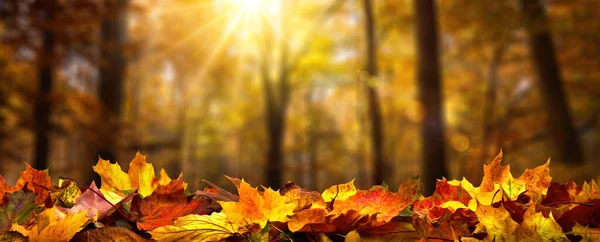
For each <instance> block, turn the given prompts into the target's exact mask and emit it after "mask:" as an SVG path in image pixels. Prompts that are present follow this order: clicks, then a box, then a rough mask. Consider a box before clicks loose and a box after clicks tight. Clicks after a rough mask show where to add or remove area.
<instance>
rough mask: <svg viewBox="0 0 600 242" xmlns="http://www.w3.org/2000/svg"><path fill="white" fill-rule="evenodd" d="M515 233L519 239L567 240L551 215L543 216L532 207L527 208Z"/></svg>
mask: <svg viewBox="0 0 600 242" xmlns="http://www.w3.org/2000/svg"><path fill="white" fill-rule="evenodd" d="M516 235H517V237H518V238H519V241H568V240H567V237H566V235H565V233H564V232H563V230H562V228H561V227H560V225H559V224H558V223H557V222H556V220H554V218H553V217H552V215H550V216H549V217H545V216H544V215H543V214H542V213H539V212H536V211H535V208H534V207H530V208H529V209H527V211H526V212H525V215H524V219H523V222H522V223H521V226H519V228H517V231H516Z"/></svg>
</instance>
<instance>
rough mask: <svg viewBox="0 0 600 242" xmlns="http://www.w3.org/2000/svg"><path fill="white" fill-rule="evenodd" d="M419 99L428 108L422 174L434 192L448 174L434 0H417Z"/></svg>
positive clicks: (426, 189) (426, 190)
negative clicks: (437, 181)
mask: <svg viewBox="0 0 600 242" xmlns="http://www.w3.org/2000/svg"><path fill="white" fill-rule="evenodd" d="M414 11H415V20H416V35H417V36H416V37H417V38H416V41H417V59H418V71H417V79H418V86H419V100H420V102H421V104H422V105H423V108H424V109H425V117H424V119H423V121H422V122H423V126H422V128H421V157H422V160H423V166H422V169H421V176H422V181H423V185H424V187H423V189H424V193H425V194H426V195H427V194H432V193H433V192H434V191H435V184H436V179H441V178H442V176H446V175H447V174H448V173H447V171H446V164H445V158H446V156H445V149H444V140H445V139H444V112H443V108H442V86H441V82H440V72H441V67H440V63H439V53H438V52H439V51H438V29H437V22H436V21H437V20H436V11H435V5H434V0H414Z"/></svg>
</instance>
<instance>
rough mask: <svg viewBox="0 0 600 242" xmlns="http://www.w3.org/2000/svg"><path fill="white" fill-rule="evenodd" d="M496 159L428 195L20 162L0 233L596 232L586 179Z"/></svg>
mask: <svg viewBox="0 0 600 242" xmlns="http://www.w3.org/2000/svg"><path fill="white" fill-rule="evenodd" d="M501 160H502V153H500V154H499V155H498V156H497V157H496V158H495V159H494V160H493V161H492V162H491V163H490V164H489V165H485V166H484V177H483V181H482V183H481V185H480V186H478V187H475V186H474V185H473V184H471V183H470V182H469V181H467V180H466V179H463V180H461V181H458V180H452V181H448V180H446V179H442V180H438V181H437V185H436V190H435V193H434V194H433V195H431V196H429V197H424V196H422V194H421V182H420V181H419V179H418V178H410V179H407V180H406V181H404V182H403V183H402V185H400V187H399V188H398V189H397V190H396V189H395V190H390V189H388V188H387V187H386V186H374V187H372V188H371V189H369V190H358V189H357V188H356V187H355V186H354V181H350V182H348V183H346V184H340V185H334V186H331V187H330V188H328V189H326V190H325V191H323V192H316V191H307V190H305V189H303V188H301V187H299V186H297V185H296V184H294V183H292V182H288V183H287V184H285V185H284V186H283V187H282V188H281V189H280V190H273V189H272V188H266V187H261V189H259V188H257V187H252V186H251V185H250V184H248V183H247V182H246V181H244V180H243V179H242V180H240V179H237V178H231V177H227V178H228V179H229V180H230V181H231V183H233V184H234V185H235V187H236V188H237V194H235V193H232V192H229V191H226V190H224V189H222V188H220V187H218V186H216V185H214V184H212V183H210V182H208V181H205V182H206V183H207V184H208V186H209V188H206V189H204V190H200V191H196V192H193V193H191V192H189V191H187V189H186V188H187V184H186V183H185V182H184V181H183V180H182V178H181V177H182V176H181V175H180V176H179V178H177V179H171V178H170V177H169V176H168V175H167V174H166V172H165V171H164V170H161V171H160V174H159V176H158V177H157V176H156V174H155V173H154V167H153V166H152V164H150V163H147V162H146V157H145V156H142V155H140V154H137V155H136V157H135V158H134V159H133V160H132V161H131V163H130V165H129V167H130V168H129V171H128V172H127V173H125V172H124V171H123V170H122V169H121V167H120V166H119V165H118V164H111V163H110V162H108V161H106V160H100V161H98V164H97V165H96V166H94V167H93V169H94V171H96V172H97V173H98V174H99V175H100V177H101V182H102V184H101V186H100V188H98V187H97V186H96V184H95V183H92V184H91V185H90V186H79V185H81V184H79V185H78V184H77V183H76V182H75V181H74V180H72V179H69V178H61V179H60V180H59V182H58V184H53V183H52V180H51V178H50V176H49V175H48V171H47V170H44V171H39V170H36V169H33V168H32V167H30V166H29V165H26V169H25V171H23V172H21V176H20V178H19V180H18V181H17V183H16V185H14V186H10V185H8V184H6V181H5V180H4V178H2V176H0V199H1V200H2V203H1V204H0V241H57V240H59V241H103V240H106V239H107V238H112V239H113V240H116V241H479V240H483V241H600V189H599V188H598V186H597V185H596V183H594V182H593V181H591V182H590V183H584V184H583V185H582V186H578V185H577V184H575V183H574V182H573V181H570V182H568V183H566V184H561V183H556V182H552V179H551V177H550V170H549V162H547V163H546V164H544V165H542V166H539V167H537V168H534V169H527V170H526V171H525V172H524V173H523V174H522V175H521V176H519V177H516V178H515V177H513V176H512V174H511V173H510V167H509V166H508V165H507V166H503V165H501V164H500V163H501Z"/></svg>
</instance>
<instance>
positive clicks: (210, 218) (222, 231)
mask: <svg viewBox="0 0 600 242" xmlns="http://www.w3.org/2000/svg"><path fill="white" fill-rule="evenodd" d="M243 232H245V230H243V229H241V230H240V227H239V226H238V225H237V224H236V223H232V222H230V221H229V219H228V218H227V216H226V215H225V214H224V213H212V214H210V215H197V214H190V215H186V216H183V217H179V218H177V220H175V223H174V224H173V225H166V226H162V227H158V228H156V229H153V230H151V231H150V234H151V235H152V238H153V239H155V240H158V241H165V242H169V241H221V240H223V239H226V238H229V237H231V236H234V235H236V234H239V233H243Z"/></svg>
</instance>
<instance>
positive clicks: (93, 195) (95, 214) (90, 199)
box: [63, 181, 135, 221]
mask: <svg viewBox="0 0 600 242" xmlns="http://www.w3.org/2000/svg"><path fill="white" fill-rule="evenodd" d="M101 195H103V194H102V193H101V192H100V190H98V187H97V186H96V182H94V181H92V184H91V185H90V186H89V188H88V189H87V190H85V191H84V192H83V193H82V194H81V196H79V197H77V198H76V199H75V205H74V206H73V207H72V208H70V209H65V210H63V211H68V212H69V213H72V214H76V213H79V212H80V211H87V214H86V216H87V217H88V218H89V219H91V220H92V221H98V220H100V219H102V218H104V217H106V216H108V215H110V214H112V213H113V212H114V211H115V210H116V209H115V207H119V206H120V205H121V203H122V202H124V201H128V200H129V199H131V198H132V197H133V196H134V195H135V193H132V194H130V195H128V196H127V197H124V198H123V197H118V200H116V199H112V201H110V203H109V202H108V201H107V200H108V199H106V198H102V197H101Z"/></svg>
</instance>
